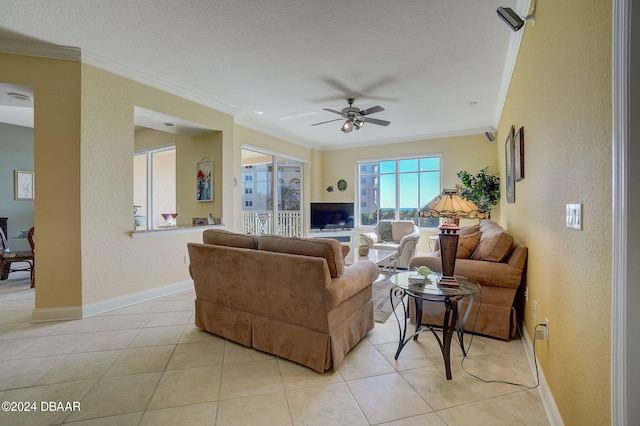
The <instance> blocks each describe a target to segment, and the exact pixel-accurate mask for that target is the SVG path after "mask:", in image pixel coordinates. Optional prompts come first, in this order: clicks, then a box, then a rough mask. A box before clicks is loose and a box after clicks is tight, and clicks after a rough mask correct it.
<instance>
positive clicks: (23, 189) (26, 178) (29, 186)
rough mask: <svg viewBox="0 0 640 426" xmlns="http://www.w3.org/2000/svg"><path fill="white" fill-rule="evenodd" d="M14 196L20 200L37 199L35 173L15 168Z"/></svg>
mask: <svg viewBox="0 0 640 426" xmlns="http://www.w3.org/2000/svg"><path fill="white" fill-rule="evenodd" d="M13 180H14V183H15V189H14V198H15V199H16V200H18V201H30V200H33V199H35V188H34V174H33V172H32V171H28V170H14V171H13Z"/></svg>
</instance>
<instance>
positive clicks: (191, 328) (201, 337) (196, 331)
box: [179, 324, 224, 343]
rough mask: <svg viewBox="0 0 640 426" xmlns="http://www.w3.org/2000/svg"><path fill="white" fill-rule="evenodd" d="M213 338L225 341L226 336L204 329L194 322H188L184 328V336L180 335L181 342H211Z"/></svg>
mask: <svg viewBox="0 0 640 426" xmlns="http://www.w3.org/2000/svg"><path fill="white" fill-rule="evenodd" d="M213 340H222V341H224V338H222V337H219V336H216V335H215V334H211V333H209V332H207V331H204V330H202V329H200V328H198V327H196V326H195V325H193V324H187V325H186V326H185V328H184V331H183V333H182V336H180V340H179V343H199V342H211V341H213Z"/></svg>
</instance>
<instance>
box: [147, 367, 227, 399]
mask: <svg viewBox="0 0 640 426" xmlns="http://www.w3.org/2000/svg"><path fill="white" fill-rule="evenodd" d="M221 371H222V366H220V365H216V366H210V367H199V368H188V369H184V370H173V371H165V372H164V374H163V375H162V380H160V383H159V384H158V388H157V389H156V391H155V393H154V394H153V398H152V399H151V402H149V406H148V407H147V409H148V410H156V409H159V408H168V407H178V406H181V405H187V404H197V403H201V402H211V401H216V400H217V399H218V390H219V388H220V376H221Z"/></svg>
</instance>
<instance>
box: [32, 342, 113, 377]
mask: <svg viewBox="0 0 640 426" xmlns="http://www.w3.org/2000/svg"><path fill="white" fill-rule="evenodd" d="M121 352H122V351H121V350H116V351H104V352H86V353H79V354H69V355H67V356H65V357H64V358H63V359H62V360H61V361H60V362H59V363H58V364H56V365H55V366H54V367H53V368H51V370H49V371H48V372H47V373H46V374H45V375H44V376H42V377H41V378H40V379H38V381H37V382H36V384H37V385H44V384H49V383H62V382H71V381H81V380H97V379H99V378H100V377H102V376H103V375H104V373H105V372H106V371H107V370H108V369H109V367H110V366H111V364H113V362H114V361H115V360H116V358H118V356H119V355H120V353H121Z"/></svg>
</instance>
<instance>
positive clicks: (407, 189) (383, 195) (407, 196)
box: [358, 156, 441, 228]
mask: <svg viewBox="0 0 640 426" xmlns="http://www.w3.org/2000/svg"><path fill="white" fill-rule="evenodd" d="M440 160H441V159H440V156H431V157H422V158H403V159H388V160H387V159H385V160H378V161H367V162H361V163H359V167H358V171H359V179H358V181H359V182H360V191H358V193H359V194H360V195H359V200H358V201H359V203H358V204H359V205H360V212H359V221H360V222H359V224H360V225H363V226H369V225H375V224H377V223H378V222H379V221H380V220H382V219H394V220H413V221H414V222H415V223H416V224H417V225H418V226H420V227H429V228H430V227H434V228H435V227H437V226H438V219H437V218H421V217H419V216H418V210H419V208H420V206H422V205H423V204H425V203H426V202H427V201H429V200H431V199H432V198H433V197H435V196H436V195H437V194H439V193H440V192H441V184H440V180H441V179H440V175H441V173H440V162H441V161H440Z"/></svg>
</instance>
